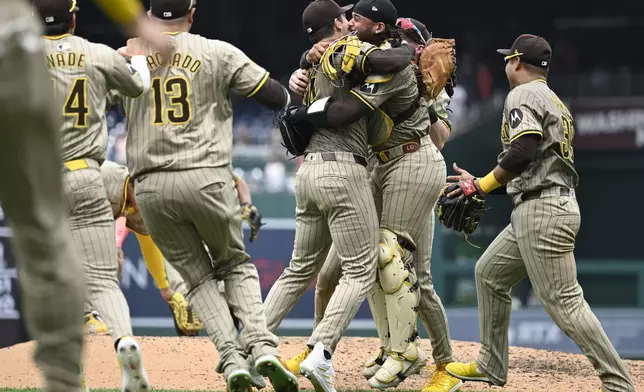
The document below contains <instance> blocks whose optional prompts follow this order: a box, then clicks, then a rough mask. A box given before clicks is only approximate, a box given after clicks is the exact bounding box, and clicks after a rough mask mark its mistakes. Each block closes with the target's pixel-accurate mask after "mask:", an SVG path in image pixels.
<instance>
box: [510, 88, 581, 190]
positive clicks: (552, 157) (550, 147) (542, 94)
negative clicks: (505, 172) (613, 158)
mask: <svg viewBox="0 0 644 392" xmlns="http://www.w3.org/2000/svg"><path fill="white" fill-rule="evenodd" d="M526 134H536V135H539V136H541V141H540V142H539V148H538V153H537V156H536V158H535V159H534V160H533V161H532V162H531V163H530V165H529V166H528V168H527V169H526V170H525V171H524V172H523V173H521V175H520V176H519V177H517V178H515V179H514V180H512V181H511V182H510V183H509V184H508V186H507V190H508V194H509V195H511V196H514V195H517V194H520V193H523V192H528V191H532V190H536V189H542V188H548V187H551V186H556V185H558V186H564V187H569V188H575V187H576V186H577V183H578V182H579V176H578V175H577V172H576V171H575V167H574V157H575V156H574V152H573V146H572V144H573V138H574V136H575V128H574V122H573V118H572V115H571V114H570V111H569V110H568V108H566V105H564V104H563V102H561V100H560V99H559V97H558V96H557V95H556V94H555V93H554V92H553V91H552V90H551V89H550V87H548V85H547V84H546V82H545V81H544V80H542V79H539V80H536V81H533V82H531V83H526V84H523V85H521V86H518V87H515V88H514V89H512V91H510V93H509V94H508V96H507V98H506V100H505V107H504V109H503V121H502V127H501V140H502V142H503V152H502V153H501V154H500V155H499V162H500V161H501V159H502V158H503V156H504V155H505V153H506V152H507V151H508V149H509V148H510V145H511V144H512V142H513V141H514V140H516V139H517V138H518V137H520V136H521V135H526Z"/></svg>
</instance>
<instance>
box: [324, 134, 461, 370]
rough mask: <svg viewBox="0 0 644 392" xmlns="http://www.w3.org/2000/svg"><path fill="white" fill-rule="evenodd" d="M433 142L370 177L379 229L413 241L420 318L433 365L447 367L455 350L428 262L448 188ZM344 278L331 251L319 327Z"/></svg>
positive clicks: (379, 168)
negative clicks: (436, 214) (442, 198)
mask: <svg viewBox="0 0 644 392" xmlns="http://www.w3.org/2000/svg"><path fill="white" fill-rule="evenodd" d="M429 139H430V138H429V136H427V137H424V138H423V139H422V140H421V144H422V147H421V148H420V149H419V150H418V151H417V152H414V153H412V154H407V155H404V156H402V157H401V158H399V159H397V160H394V161H392V162H388V163H386V164H377V165H376V166H375V167H374V169H373V171H372V175H371V179H372V182H371V188H372V192H373V194H374V199H375V203H376V209H377V210H378V214H379V216H380V217H381V218H380V226H381V227H385V228H388V229H390V230H392V231H394V232H396V233H399V234H401V235H403V236H405V237H407V238H411V239H412V241H413V242H414V243H415V244H416V251H415V252H413V255H412V257H413V261H414V268H415V270H416V278H417V280H418V287H419V295H420V304H419V311H418V313H419V316H420V319H421V321H422V323H423V325H424V327H425V329H426V330H427V332H428V334H429V337H430V342H431V344H432V354H433V357H434V362H435V363H438V364H443V363H449V362H451V361H452V348H451V345H450V337H449V328H448V323H447V315H446V313H445V309H444V307H443V304H442V302H441V300H440V298H439V297H438V295H437V294H436V291H434V287H433V284H432V275H431V269H430V262H431V249H432V242H433V238H434V211H433V208H434V206H435V204H436V201H437V200H438V196H439V194H440V191H441V190H442V188H443V185H444V184H445V176H446V168H445V159H444V158H443V155H442V154H441V153H440V151H438V149H437V148H436V147H435V146H434V145H433V143H432V142H431V140H429ZM383 191H384V192H383ZM383 195H384V197H383ZM381 211H384V214H383V213H382V212H381ZM341 272H342V271H341V269H340V268H338V258H337V256H336V253H335V248H334V247H331V250H330V251H329V256H328V258H327V261H326V262H325V264H324V267H323V268H322V270H321V271H320V274H319V276H318V280H317V284H316V287H315V323H316V325H317V323H318V322H319V320H320V318H321V315H322V314H324V310H325V309H326V306H327V304H328V300H329V298H330V296H331V295H332V294H333V291H334V290H335V287H336V285H337V282H338V281H339V279H340V277H341Z"/></svg>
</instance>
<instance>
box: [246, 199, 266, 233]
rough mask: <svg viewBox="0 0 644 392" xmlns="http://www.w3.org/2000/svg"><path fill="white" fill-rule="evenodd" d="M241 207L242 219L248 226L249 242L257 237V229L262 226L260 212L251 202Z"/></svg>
mask: <svg viewBox="0 0 644 392" xmlns="http://www.w3.org/2000/svg"><path fill="white" fill-rule="evenodd" d="M241 207H242V209H241V214H242V219H243V220H245V221H246V223H248V226H249V227H250V242H253V241H255V240H256V239H257V233H258V232H259V229H260V228H261V227H262V226H264V224H263V223H262V214H261V213H260V212H259V210H258V209H257V207H255V206H254V205H252V204H244V205H242V206H241Z"/></svg>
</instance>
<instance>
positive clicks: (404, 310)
mask: <svg viewBox="0 0 644 392" xmlns="http://www.w3.org/2000/svg"><path fill="white" fill-rule="evenodd" d="M378 280H379V285H380V287H382V290H383V294H384V299H385V309H386V317H387V324H388V330H389V347H390V350H389V352H388V353H387V354H388V355H387V358H386V360H385V361H384V363H383V364H382V366H380V368H379V369H378V370H377V372H376V373H375V375H374V376H373V377H372V378H371V379H370V380H369V385H371V386H372V387H374V388H379V389H383V388H391V387H395V386H397V385H398V384H400V383H401V382H402V380H404V379H405V378H406V377H407V376H409V375H411V374H415V373H418V372H419V371H420V370H421V369H422V367H423V366H424V364H425V357H424V355H423V353H422V351H420V349H419V348H418V346H417V345H416V313H417V310H418V301H419V297H418V292H417V287H416V275H415V273H414V271H413V268H411V253H410V252H408V251H406V250H404V249H403V248H402V247H401V246H400V244H399V242H398V237H397V235H396V234H394V233H392V232H391V231H389V230H387V229H382V228H381V229H380V257H379V259H378ZM374 317H375V316H374Z"/></svg>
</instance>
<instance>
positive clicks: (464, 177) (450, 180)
mask: <svg viewBox="0 0 644 392" xmlns="http://www.w3.org/2000/svg"><path fill="white" fill-rule="evenodd" d="M452 168H453V169H454V171H455V172H456V173H457V175H451V176H447V186H448V187H449V186H450V185H453V184H454V183H457V182H458V183H464V182H467V181H469V180H471V179H473V178H474V176H473V175H471V174H470V173H469V172H468V171H467V170H465V169H461V168H460V167H458V165H457V164H456V162H454V163H453V164H452ZM475 182H477V180H475ZM476 188H477V189H480V188H479V187H478V184H477V185H476ZM460 196H464V195H463V191H462V190H461V188H460V187H458V188H456V189H455V190H453V191H452V192H450V193H448V194H447V197H448V198H449V199H454V198H457V197H460Z"/></svg>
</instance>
